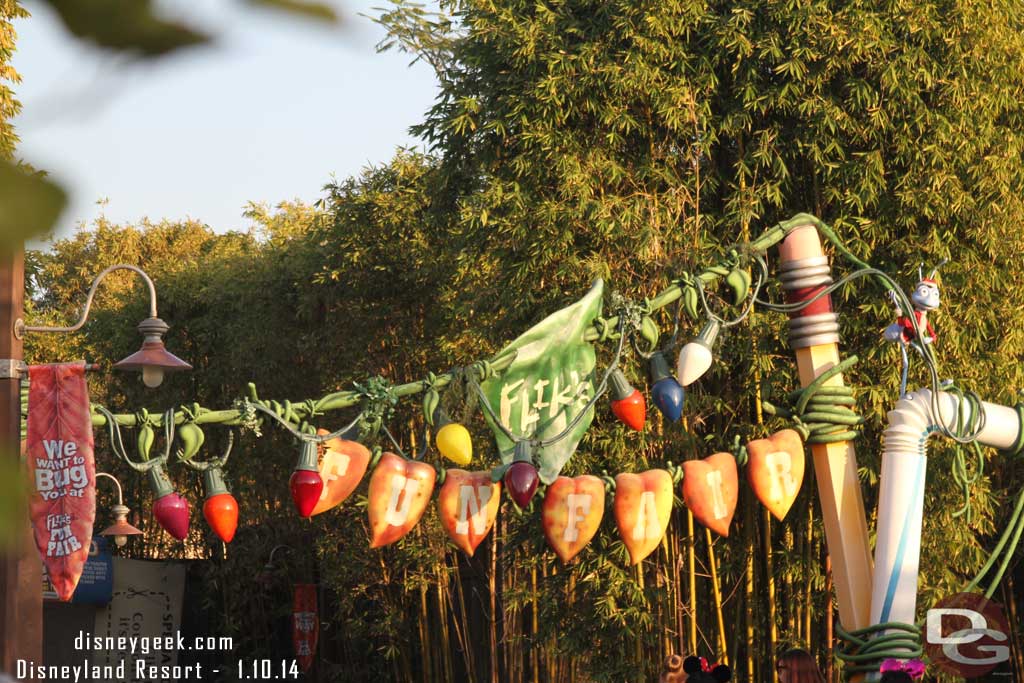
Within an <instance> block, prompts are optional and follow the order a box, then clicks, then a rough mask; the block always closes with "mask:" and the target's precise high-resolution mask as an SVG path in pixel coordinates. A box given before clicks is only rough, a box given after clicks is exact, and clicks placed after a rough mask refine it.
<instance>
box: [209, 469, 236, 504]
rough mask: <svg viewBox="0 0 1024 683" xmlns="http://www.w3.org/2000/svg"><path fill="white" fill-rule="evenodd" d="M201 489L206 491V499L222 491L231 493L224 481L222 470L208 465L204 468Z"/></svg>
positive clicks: (222, 492)
mask: <svg viewBox="0 0 1024 683" xmlns="http://www.w3.org/2000/svg"><path fill="white" fill-rule="evenodd" d="M203 489H204V490H205V491H206V498H207V499H210V498H213V497H214V496H219V495H221V494H224V493H231V490H230V489H228V484H227V482H226V481H224V470H222V469H221V468H219V467H210V468H208V469H206V470H204V471H203Z"/></svg>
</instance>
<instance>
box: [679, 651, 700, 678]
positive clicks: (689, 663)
mask: <svg viewBox="0 0 1024 683" xmlns="http://www.w3.org/2000/svg"><path fill="white" fill-rule="evenodd" d="M701 670H703V667H702V666H701V663H700V657H695V656H693V655H690V656H689V657H687V658H686V659H684V660H683V671H685V672H686V673H688V674H694V673H697V672H698V671H701Z"/></svg>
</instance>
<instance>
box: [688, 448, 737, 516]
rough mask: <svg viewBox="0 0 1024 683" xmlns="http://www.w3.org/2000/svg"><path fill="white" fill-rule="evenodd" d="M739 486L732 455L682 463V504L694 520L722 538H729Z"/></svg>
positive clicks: (721, 454)
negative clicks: (691, 513) (688, 509)
mask: <svg viewBox="0 0 1024 683" xmlns="http://www.w3.org/2000/svg"><path fill="white" fill-rule="evenodd" d="M738 493H739V485H738V483H737V477H736V459H735V458H734V457H733V456H732V453H715V454H714V455H709V456H708V457H706V458H704V459H703V460H688V461H686V462H684V463H683V502H684V503H686V507H688V508H690V511H691V512H693V516H694V518H695V519H696V520H697V521H698V522H700V523H701V524H703V525H704V526H706V527H707V528H709V529H711V530H712V531H714V532H715V533H717V534H718V535H719V536H728V535H729V524H730V523H731V522H732V516H733V513H735V512H736V499H737V496H738Z"/></svg>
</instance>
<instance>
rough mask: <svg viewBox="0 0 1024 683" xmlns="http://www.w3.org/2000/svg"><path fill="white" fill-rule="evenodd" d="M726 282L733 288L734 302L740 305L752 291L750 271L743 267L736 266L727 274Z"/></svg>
mask: <svg viewBox="0 0 1024 683" xmlns="http://www.w3.org/2000/svg"><path fill="white" fill-rule="evenodd" d="M725 284H727V285H728V286H729V288H730V289H732V303H733V305H735V306H739V305H740V304H741V303H743V301H744V300H745V299H746V298H747V294H748V293H749V292H750V273H748V272H747V271H746V270H743V269H742V268H735V269H733V270H732V271H730V272H729V274H728V275H726V276H725Z"/></svg>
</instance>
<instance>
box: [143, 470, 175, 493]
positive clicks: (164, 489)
mask: <svg viewBox="0 0 1024 683" xmlns="http://www.w3.org/2000/svg"><path fill="white" fill-rule="evenodd" d="M146 477H147V478H148V479H149V488H150V489H151V490H152V491H153V500H160V499H161V498H163V497H164V496H167V495H170V494H172V493H174V484H172V483H171V478H170V477H168V476H167V472H166V471H165V470H164V468H163V467H162V466H160V465H154V466H153V467H150V468H149V469H148V470H147V471H146Z"/></svg>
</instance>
